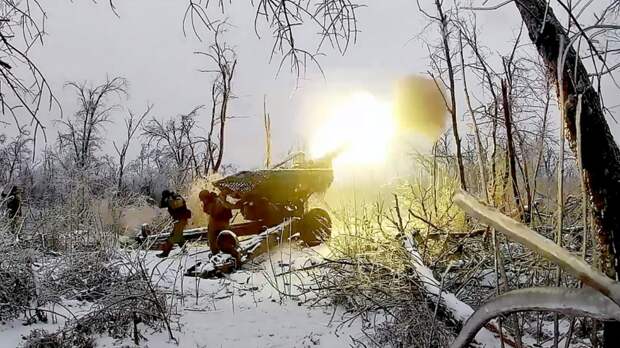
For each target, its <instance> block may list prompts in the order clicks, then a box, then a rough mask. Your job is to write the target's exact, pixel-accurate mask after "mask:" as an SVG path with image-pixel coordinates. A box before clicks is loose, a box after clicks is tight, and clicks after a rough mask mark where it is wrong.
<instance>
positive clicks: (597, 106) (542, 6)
mask: <svg viewBox="0 0 620 348" xmlns="http://www.w3.org/2000/svg"><path fill="white" fill-rule="evenodd" d="M514 3H515V5H516V7H517V9H518V10H519V12H520V13H521V17H522V18H523V22H524V23H525V25H526V26H527V28H528V31H529V35H530V39H531V40H532V42H533V43H534V44H535V45H536V48H537V49H538V53H539V54H540V56H541V57H542V58H543V60H544V62H545V65H546V67H547V71H548V73H549V78H551V79H552V80H553V81H554V82H555V83H556V87H557V89H558V95H559V97H558V99H559V102H560V103H562V104H561V105H563V106H564V107H563V108H561V109H563V110H564V113H563V118H564V126H565V127H566V132H565V134H566V139H567V140H568V143H569V146H570V148H571V150H572V151H573V152H574V153H577V129H576V124H577V122H576V108H577V102H576V101H577V96H578V95H579V94H581V95H582V102H583V104H582V110H581V112H582V122H581V125H580V127H581V129H580V131H581V135H582V140H581V144H580V145H581V154H582V161H583V175H582V179H583V181H584V184H585V186H586V188H587V191H588V194H589V196H590V200H591V202H592V210H593V215H594V224H595V229H596V235H597V239H598V246H599V252H600V255H601V258H600V260H601V266H602V269H603V270H604V271H606V272H607V273H608V274H609V275H610V276H612V277H615V274H617V273H618V272H620V262H619V260H618V253H616V252H614V250H620V236H616V234H617V233H620V214H618V212H619V211H620V150H619V149H618V146H617V144H616V143H615V141H614V139H613V137H612V135H611V132H610V130H609V125H608V124H607V121H606V120H605V115H604V113H603V109H602V107H601V102H600V99H599V95H598V94H597V93H596V90H595V89H594V87H593V86H592V83H591V82H590V79H589V77H588V72H587V70H586V68H585V66H584V65H583V63H582V61H581V59H580V57H578V55H577V52H576V51H575V50H574V49H573V48H572V47H568V50H567V51H566V60H565V64H564V67H559V66H558V57H559V50H560V47H561V45H562V42H563V43H568V42H569V40H568V37H567V34H566V31H565V30H564V28H563V27H562V25H561V23H560V22H559V21H558V19H557V17H556V16H555V14H554V13H553V10H552V9H551V8H548V6H547V3H546V1H542V0H519V1H514ZM544 19H546V21H545V22H544V23H543V20H544ZM558 69H562V70H560V71H559V72H560V73H561V74H558ZM558 76H561V77H562V78H561V85H560V81H559V79H558ZM614 325H616V326H617V324H614ZM619 331H620V330H608V329H607V328H606V330H605V336H606V337H605V341H606V342H605V344H606V345H607V346H610V345H611V344H612V342H614V341H615V340H616V339H618V341H620V337H615V338H612V337H611V334H612V333H613V334H614V335H616V336H620V332H619Z"/></svg>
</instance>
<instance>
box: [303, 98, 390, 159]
mask: <svg viewBox="0 0 620 348" xmlns="http://www.w3.org/2000/svg"><path fill="white" fill-rule="evenodd" d="M395 131H396V126H395V121H394V117H393V116H392V113H391V107H390V105H389V104H388V103H385V102H381V101H380V100H378V99H377V98H375V97H374V96H372V95H371V94H369V93H366V92H360V93H355V94H353V95H350V96H349V97H347V98H344V99H343V100H341V102H339V103H336V105H335V106H334V107H333V108H332V109H331V110H329V111H328V115H327V118H326V119H325V120H324V121H323V122H322V124H321V125H319V128H318V129H317V130H316V132H315V134H314V136H313V137H312V139H311V143H310V153H311V156H312V157H313V158H319V157H321V156H323V155H325V154H327V153H329V152H331V151H334V150H336V149H339V148H341V147H343V146H346V149H345V150H344V152H342V153H341V154H340V155H339V156H338V157H336V159H335V160H334V162H333V165H334V167H335V168H338V167H341V168H342V167H358V166H368V165H380V164H382V163H384V162H385V160H386V159H387V156H388V152H389V147H390V143H391V141H392V139H393V137H394V134H395Z"/></svg>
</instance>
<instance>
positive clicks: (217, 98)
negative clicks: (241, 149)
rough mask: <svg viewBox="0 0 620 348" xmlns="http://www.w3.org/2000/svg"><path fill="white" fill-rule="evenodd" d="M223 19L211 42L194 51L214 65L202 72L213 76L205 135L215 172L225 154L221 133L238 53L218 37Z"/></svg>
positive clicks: (224, 123)
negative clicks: (209, 119)
mask: <svg viewBox="0 0 620 348" xmlns="http://www.w3.org/2000/svg"><path fill="white" fill-rule="evenodd" d="M224 24H225V23H222V24H220V25H218V26H217V29H216V31H215V38H214V42H213V44H211V45H210V46H209V50H208V51H207V52H196V54H199V55H202V56H205V57H208V58H209V59H210V60H211V61H212V62H213V63H214V64H215V66H216V68H215V69H202V70H200V71H201V72H207V73H214V74H215V75H216V76H215V80H214V81H213V84H212V86H211V103H212V105H211V122H210V128H209V135H208V142H207V146H208V152H207V153H208V156H209V162H210V167H211V169H212V170H213V172H217V171H218V170H219V169H220V166H221V165H222V159H223V158H224V136H225V130H226V120H227V119H228V118H230V117H231V116H230V115H229V112H228V104H229V102H230V100H231V98H234V96H233V95H232V80H233V77H234V75H235V67H236V66H237V54H236V53H235V51H234V49H233V48H232V47H230V46H228V44H227V43H226V42H221V41H220V35H221V34H222V33H223V32H224V29H223V28H224V26H223V25H224ZM214 131H216V132H217V146H213V143H215V142H216V141H215V140H213V139H214V134H213V133H214Z"/></svg>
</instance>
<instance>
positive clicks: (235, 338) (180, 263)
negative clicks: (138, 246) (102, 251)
mask: <svg viewBox="0 0 620 348" xmlns="http://www.w3.org/2000/svg"><path fill="white" fill-rule="evenodd" d="M322 251H323V252H324V249H323V250H322V249H321V247H319V249H306V250H301V249H297V248H294V247H293V246H289V245H288V244H286V245H284V246H282V247H281V248H278V249H277V250H274V251H272V252H271V254H269V255H263V256H262V257H260V258H259V259H257V260H256V261H255V262H254V263H251V264H247V265H244V267H243V269H242V270H239V271H237V272H235V273H233V274H230V275H226V276H225V277H224V278H219V279H201V278H195V277H184V276H183V273H184V272H185V270H186V269H187V268H189V267H190V266H192V265H193V264H194V263H195V261H196V260H199V259H200V258H201V257H204V256H205V255H207V254H206V252H205V249H204V246H197V245H194V246H192V247H190V248H189V250H188V253H186V254H182V253H180V251H178V250H175V251H173V253H172V254H171V256H170V257H169V258H167V259H165V260H161V259H159V258H156V257H155V254H156V253H157V252H156V251H147V252H146V253H147V255H146V264H147V267H148V268H149V269H150V270H152V272H153V280H154V282H156V283H157V285H158V286H160V287H162V288H164V289H165V290H166V292H167V294H168V303H169V304H171V305H172V312H173V313H176V314H174V315H173V316H172V321H171V323H172V330H173V335H174V340H172V339H170V338H169V335H168V332H166V331H163V332H152V331H151V330H149V329H148V328H146V327H140V331H141V332H140V333H141V334H142V335H143V336H144V339H143V340H142V341H141V343H140V346H144V347H153V348H155V347H347V346H350V344H351V342H352V340H351V337H355V338H360V335H361V332H360V327H356V326H355V325H354V326H342V327H339V324H340V323H341V321H340V318H341V315H340V313H338V312H334V309H333V308H328V307H319V308H317V307H312V308H311V307H309V306H308V305H307V304H306V302H307V300H308V297H306V295H300V296H288V295H289V294H300V293H299V288H298V287H297V286H296V285H298V284H299V283H300V282H305V280H304V279H301V278H298V277H294V276H291V275H290V273H288V272H287V271H288V270H289V265H290V266H291V268H300V267H303V266H304V264H308V263H309V262H310V260H312V259H316V258H317V256H318V253H320V252H322ZM142 252H144V251H142ZM282 273H284V274H285V275H280V276H278V277H274V274H282ZM285 294H286V295H285ZM63 305H65V306H68V309H69V310H70V311H71V312H72V313H74V314H76V315H78V316H79V313H84V312H86V311H88V303H87V302H83V303H81V302H79V301H72V302H67V303H63ZM54 310H55V311H56V312H58V313H61V314H62V313H63V309H62V308H59V307H58V306H56V308H54ZM57 319H58V320H57V322H55V323H52V322H51V321H50V322H49V323H36V324H33V325H28V326H24V325H22V321H19V320H17V321H12V322H8V323H5V325H0V339H1V340H2V346H3V347H14V346H18V345H19V344H20V343H21V342H23V338H22V337H23V336H27V335H28V333H29V332H30V331H31V330H34V329H44V330H46V331H48V332H54V331H56V330H57V329H59V328H61V327H62V325H63V324H64V320H63V319H62V318H61V317H57ZM96 344H97V346H98V347H118V346H130V347H131V346H134V344H133V342H132V341H131V340H130V339H126V340H122V341H119V340H115V339H113V338H110V337H99V338H98V339H97V340H96Z"/></svg>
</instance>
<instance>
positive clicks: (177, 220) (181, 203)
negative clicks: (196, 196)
mask: <svg viewBox="0 0 620 348" xmlns="http://www.w3.org/2000/svg"><path fill="white" fill-rule="evenodd" d="M159 206H160V208H168V213H169V214H170V216H171V217H172V219H173V220H174V224H173V226H172V232H171V233H170V236H169V237H168V239H166V242H165V243H164V245H162V247H161V250H162V252H161V253H159V254H157V257H168V254H170V250H172V247H173V245H174V244H178V245H179V247H181V248H182V247H183V245H185V238H184V237H183V230H184V229H185V226H187V221H188V220H189V219H190V218H191V217H192V212H191V211H190V210H189V209H187V205H186V204H185V199H183V197H181V195H179V194H177V193H176V192H172V191H168V190H164V191H163V192H162V193H161V203H160V204H159Z"/></svg>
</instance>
